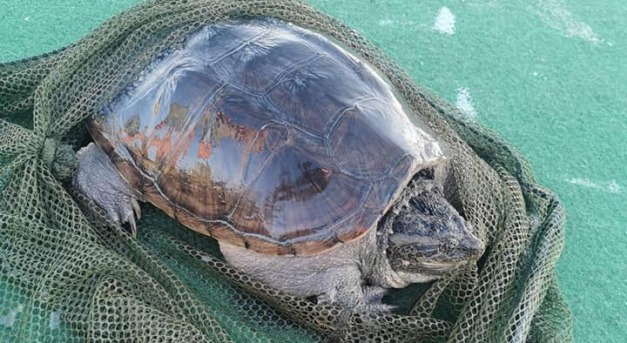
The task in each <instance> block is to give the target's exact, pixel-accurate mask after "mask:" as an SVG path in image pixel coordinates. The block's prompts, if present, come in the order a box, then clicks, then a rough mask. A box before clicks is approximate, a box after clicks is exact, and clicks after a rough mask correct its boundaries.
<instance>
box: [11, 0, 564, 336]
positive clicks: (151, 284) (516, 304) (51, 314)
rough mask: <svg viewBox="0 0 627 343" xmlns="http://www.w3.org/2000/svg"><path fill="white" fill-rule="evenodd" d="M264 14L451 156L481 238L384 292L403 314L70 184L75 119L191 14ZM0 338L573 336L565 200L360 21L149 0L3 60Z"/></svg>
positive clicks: (176, 38)
mask: <svg viewBox="0 0 627 343" xmlns="http://www.w3.org/2000/svg"><path fill="white" fill-rule="evenodd" d="M258 16H263V17H275V18H279V19H282V20H285V21H290V22H293V23H295V24H297V25H299V26H302V27H305V28H309V29H312V30H314V31H317V32H319V33H322V34H324V35H326V36H327V37H330V38H332V39H334V40H335V41H338V42H341V43H343V45H345V46H346V47H348V48H349V49H350V50H351V51H353V52H354V53H355V54H357V55H359V56H361V58H363V59H364V60H366V61H368V62H369V63H370V64H371V65H373V66H375V67H376V68H378V69H379V70H380V71H381V72H382V73H383V74H385V75H386V76H387V78H388V79H389V80H390V81H391V82H392V83H393V84H394V86H395V88H396V89H397V90H398V93H399V96H400V97H401V98H402V99H404V101H405V102H406V103H407V104H408V105H409V106H410V107H411V108H412V109H413V110H414V112H415V114H416V115H418V116H419V117H420V118H421V119H422V121H424V122H425V123H427V124H428V125H429V126H430V127H431V128H432V130H433V132H434V133H436V134H437V135H439V136H440V137H441V139H442V140H443V141H445V142H446V143H447V145H448V146H449V147H450V150H451V152H452V154H453V158H452V160H451V166H452V177H453V179H454V180H455V182H454V186H453V188H452V189H449V192H452V193H454V194H455V197H456V198H457V199H459V202H460V203H459V204H458V205H459V206H460V207H461V208H463V213H464V215H465V217H466V218H467V219H468V220H469V221H470V222H471V223H472V224H473V225H474V227H475V228H476V230H477V235H478V236H479V237H481V238H482V239H483V240H484V241H485V242H486V245H487V250H486V254H485V256H484V257H483V258H482V259H481V260H480V261H479V263H478V267H473V268H470V267H469V268H468V269H465V270H461V271H459V272H458V273H456V274H454V275H451V276H450V277H448V278H445V279H442V280H438V281H435V282H432V283H429V284H424V285H414V286H411V287H408V288H406V289H403V290H398V291H394V292H392V294H391V295H390V296H389V298H390V299H387V301H388V302H390V303H396V304H397V305H398V306H399V308H400V309H402V311H401V312H403V313H402V314H396V313H395V314H386V313H364V312H358V311H351V310H347V309H343V308H339V307H335V306H332V305H316V304H314V303H313V302H311V301H308V300H306V299H300V298H296V297H292V296H289V295H284V294H282V293H280V292H277V291H275V290H273V289H270V288H268V287H266V286H264V285H263V284H261V283H259V282H257V281H255V280H253V279H251V278H250V277H248V276H246V275H243V274H241V273H240V272H238V271H237V270H234V269H233V268H231V267H229V266H228V265H227V264H226V263H225V262H224V261H223V260H222V259H221V257H220V254H219V252H218V250H217V245H216V243H215V242H214V241H213V240H212V239H211V238H209V237H205V236H202V235H199V234H196V233H194V232H192V231H191V230H188V229H185V228H183V227H182V226H180V225H179V224H177V223H176V222H175V221H174V220H172V219H170V218H168V217H167V216H165V215H164V214H162V213H161V212H160V211H158V210H156V209H154V208H153V207H152V206H150V205H144V216H143V217H142V219H141V220H140V221H139V224H140V225H139V228H138V230H139V235H138V237H130V236H129V235H128V234H127V233H126V232H124V231H123V230H119V229H116V228H115V227H113V226H112V225H109V224H108V223H107V221H106V220H105V219H103V218H104V217H103V214H102V213H101V212H100V211H99V210H98V209H97V208H94V207H93V206H91V205H90V204H89V202H87V201H85V199H83V198H82V197H81V195H80V194H78V193H76V192H75V191H74V190H73V189H72V187H71V186H70V182H68V181H69V179H70V178H71V175H72V172H73V170H74V168H75V164H76V160H75V154H74V152H75V151H76V150H77V149H79V148H80V147H81V146H83V145H85V144H87V143H88V142H89V137H88V136H87V135H86V133H85V130H84V128H83V126H82V123H81V122H82V121H83V120H84V119H85V118H87V117H89V116H91V115H93V114H94V113H97V112H98V111H99V110H100V109H101V108H102V106H103V105H104V104H106V103H107V102H109V101H111V99H112V98H113V97H114V96H115V95H116V94H118V93H119V92H120V91H121V90H122V89H123V88H124V87H125V86H126V85H128V84H130V83H132V82H133V80H134V79H135V78H136V77H137V76H138V75H139V73H140V72H141V71H142V70H143V69H144V68H145V67H146V66H148V65H149V64H150V62H151V61H154V60H155V59H156V58H157V57H158V56H159V54H161V53H162V52H163V51H164V50H165V49H167V48H170V47H175V46H177V44H181V43H182V42H183V41H184V40H185V37H187V36H188V35H189V34H190V33H191V32H193V31H195V30H197V29H198V28H200V27H201V26H203V25H207V24H210V23H214V22H217V21H222V20H226V19H234V18H242V17H258ZM0 116H1V118H2V119H0V166H1V169H0V342H84V341H86V342H319V341H328V342H506V341H507V342H570V341H572V328H571V325H572V323H571V322H572V318H571V314H570V310H569V308H568V306H567V305H566V304H565V303H564V301H563V299H562V296H561V294H560V291H559V288H558V286H557V282H556V275H555V263H556V261H557V259H558V257H559V255H560V252H561V250H562V246H563V243H564V230H565V225H564V210H563V207H562V205H561V203H560V201H559V200H558V199H557V197H556V196H555V195H554V194H553V193H551V191H549V190H547V189H546V188H543V187H542V186H540V185H538V184H537V183H536V181H535V180H534V177H533V175H532V173H531V171H530V169H529V167H528V165H527V164H526V162H525V160H524V159H523V158H522V157H521V156H520V155H519V154H518V153H517V152H516V150H514V149H513V148H512V147H511V146H510V145H509V144H507V143H506V142H504V141H502V140H501V139H500V138H498V136H497V135H495V134H494V133H492V132H490V131H489V130H487V129H485V128H482V127H481V126H479V125H477V124H475V123H473V122H469V121H466V120H464V119H463V117H461V116H460V115H459V114H458V112H457V110H455V109H454V108H452V107H451V106H449V105H447V104H446V103H443V102H441V101H439V100H438V99H437V98H436V97H434V96H431V95H430V94H429V93H428V92H426V91H425V90H423V89H422V88H420V87H419V86H417V85H416V83H415V82H414V81H413V80H412V79H411V78H410V77H409V76H408V75H407V74H406V73H405V72H403V71H402V70H401V69H399V68H398V67H397V66H396V65H395V64H394V62H393V61H391V60H390V59H389V58H388V57H386V56H385V54H383V53H382V52H381V51H379V50H378V49H377V48H376V47H374V46H373V45H372V44H370V43H369V42H367V41H366V40H365V39H364V38H363V37H362V36H360V34H359V33H357V32H355V31H354V30H351V29H350V28H349V27H347V26H345V25H343V24H342V23H340V22H338V21H337V20H335V19H333V18H330V17H328V16H327V15H325V14H323V13H320V12H319V11H317V10H314V9H312V8H311V7H309V6H308V5H306V4H304V3H301V2H298V1H295V0H284V1H278V0H244V1H235V0H215V1H212V0H187V1H185V0H178V1H174V0H173V1H148V2H146V3H143V4H142V5H140V6H138V7H136V8H133V9H131V10H129V11H126V12H124V13H122V14H120V15H118V16H117V17H115V18H113V19H111V20H109V21H108V22H106V23H104V24H103V25H102V26H101V27H99V28H98V29H96V30H95V31H93V32H92V33H91V34H89V35H88V36H87V37H85V38H84V39H82V40H80V41H79V42H77V43H75V44H73V45H71V46H68V47H66V48H65V49H62V50H59V51H55V52H52V53H50V54H47V55H44V56H39V57H36V58H32V59H28V60H22V61H17V62H12V63H7V64H0Z"/></svg>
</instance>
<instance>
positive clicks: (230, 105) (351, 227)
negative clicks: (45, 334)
mask: <svg viewBox="0 0 627 343" xmlns="http://www.w3.org/2000/svg"><path fill="white" fill-rule="evenodd" d="M89 130H90V133H91V134H92V136H93V137H94V140H95V141H96V143H97V144H98V145H99V146H100V147H101V148H103V150H104V151H105V152H106V153H107V154H108V155H109V156H110V157H111V159H112V161H113V162H114V164H115V166H116V168H117V169H118V171H119V172H120V174H121V175H122V176H123V177H124V178H125V180H126V181H127V182H128V183H129V184H130V185H131V186H132V187H133V188H135V189H136V190H137V191H138V192H139V193H141V194H142V196H143V198H144V200H147V201H149V202H151V203H152V204H154V205H155V206H156V207H158V208H160V209H161V210H163V211H165V212H166V213H167V214H168V215H170V216H172V217H174V218H176V219H177V220H178V221H180V222H181V223H182V224H183V225H185V226H187V227H189V228H191V229H193V230H195V231H198V232H200V233H203V234H208V235H210V236H212V237H214V238H216V239H217V240H219V241H220V242H221V243H227V244H233V245H237V246H243V247H246V248H249V249H252V250H255V251H257V252H260V253H264V254H277V255H286V254H294V255H313V254H317V253H321V252H324V251H326V250H328V249H331V248H333V247H334V246H337V245H338V244H340V243H346V242H350V241H352V240H355V239H357V238H359V237H361V236H363V235H364V234H365V233H366V232H367V231H368V230H370V229H371V228H373V227H375V226H376V223H377V221H378V220H379V219H380V218H381V216H382V215H383V214H384V212H385V211H386V210H387V209H388V208H389V207H390V205H391V204H392V203H393V201H394V199H395V198H396V197H397V196H398V194H399V193H400V191H401V190H402V189H403V187H404V186H405V185H406V184H407V182H408V181H409V180H410V179H411V177H412V176H413V175H414V174H415V173H416V172H417V171H418V170H420V169H422V168H424V167H425V166H428V165H432V164H435V163H437V162H438V161H441V160H442V159H444V153H443V151H442V148H441V146H440V144H439V143H438V141H437V140H436V139H434V138H433V137H432V136H431V135H430V134H428V133H427V132H425V131H424V130H423V129H421V128H420V127H418V126H417V125H416V124H415V123H414V121H413V120H411V119H410V117H409V116H408V111H407V110H406V108H405V107H404V106H403V105H402V104H401V102H399V100H398V99H397V98H396V96H395V95H394V92H393V90H392V88H391V86H390V85H389V84H388V83H387V82H386V81H385V80H384V79H383V78H382V77H381V76H380V74H379V73H378V72H376V71H375V70H374V68H372V67H370V66H369V65H368V64H367V63H365V62H363V61H361V60H360V59H358V58H356V57H355V56H354V55H352V54H351V53H349V52H348V51H347V50H345V49H344V48H342V47H340V46H339V45H338V44H336V43H334V42H332V41H331V40H329V39H327V38H325V37H323V36H322V35H319V34H317V33H314V32H312V31H310V30H306V29H304V28H300V27H297V26H295V25H293V24H289V23H284V22H281V21H277V20H271V19H250V20H241V21H229V22H224V23H220V24H215V25H210V26H205V27H203V28H202V29H200V30H198V31H197V32H195V33H193V34H191V35H190V36H189V38H188V39H187V40H186V42H185V44H183V45H181V46H180V47H178V48H173V49H170V50H168V52H167V53H165V54H163V56H162V57H161V58H159V60H157V61H155V62H154V63H152V64H151V65H150V66H148V67H147V68H146V69H145V70H144V71H143V72H142V73H141V75H140V76H139V77H138V78H137V80H136V81H135V82H134V83H133V84H132V85H129V86H128V87H127V88H126V89H125V90H124V91H122V92H121V93H120V94H118V95H117V96H116V97H115V99H114V100H112V101H111V102H110V103H109V104H107V105H106V106H104V107H103V108H102V110H101V111H99V112H98V114H97V115H95V116H94V117H92V119H91V120H90V124H89Z"/></svg>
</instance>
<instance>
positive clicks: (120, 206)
mask: <svg viewBox="0 0 627 343" xmlns="http://www.w3.org/2000/svg"><path fill="white" fill-rule="evenodd" d="M77 155H78V170H77V171H76V174H75V175H74V179H73V181H72V183H73V186H74V187H75V188H76V189H77V190H78V191H80V192H81V193H83V194H84V195H85V196H86V197H87V198H89V199H91V200H92V201H93V202H94V203H95V204H96V205H97V206H98V207H100V208H101V209H102V210H104V211H105V213H106V215H107V216H108V218H109V219H110V220H111V221H112V222H113V223H114V224H116V225H119V226H122V225H123V224H125V223H128V224H129V227H130V231H131V234H132V235H133V236H135V235H136V233H137V227H136V224H135V215H136V216H137V219H139V218H140V217H141V209H140V207H139V203H138V202H137V192H135V191H134V190H133V189H132V188H131V187H130V186H129V185H128V184H127V183H126V181H124V179H122V177H121V176H120V174H119V173H118V171H117V170H116V169H115V166H114V165H113V163H112V162H111V159H110V158H109V156H107V154H105V152H104V151H102V150H101V149H100V148H99V147H98V146H97V145H96V144H94V143H90V144H89V145H87V146H86V147H84V148H82V149H80V150H79V151H78V154H77Z"/></svg>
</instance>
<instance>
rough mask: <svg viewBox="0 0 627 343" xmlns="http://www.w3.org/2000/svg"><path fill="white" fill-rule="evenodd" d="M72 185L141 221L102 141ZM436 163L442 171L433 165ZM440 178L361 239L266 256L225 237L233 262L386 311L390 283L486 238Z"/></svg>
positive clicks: (475, 249)
mask: <svg viewBox="0 0 627 343" xmlns="http://www.w3.org/2000/svg"><path fill="white" fill-rule="evenodd" d="M79 165H80V166H79V170H78V172H77V174H76V176H75V179H74V186H75V187H76V188H77V189H79V190H80V191H82V192H83V193H85V194H86V195H87V196H88V197H89V198H91V199H92V200H93V201H94V202H95V203H96V204H97V205H98V206H100V207H101V208H103V209H104V210H105V211H106V213H107V214H108V215H109V217H110V219H111V221H113V222H114V223H117V224H119V225H122V224H123V223H126V222H128V223H129V224H130V227H131V229H132V230H134V228H135V218H134V216H133V213H136V215H139V214H140V212H139V208H138V206H137V197H136V192H134V191H133V190H132V189H131V188H130V187H129V186H128V185H127V184H126V183H125V182H124V180H123V179H122V178H121V177H120V176H119V175H118V173H117V172H116V170H115V168H114V167H113V165H112V164H111V161H110V160H109V158H108V157H107V155H106V154H104V153H103V152H102V151H101V150H100V149H99V148H98V147H97V146H96V145H94V144H90V145H89V146H88V147H86V148H83V149H82V150H81V151H80V152H79ZM435 170H438V171H439V170H443V169H442V168H435ZM442 179H443V178H442V177H437V176H436V175H435V173H434V172H433V169H427V170H424V171H422V172H420V173H419V174H418V175H416V176H415V177H414V179H413V180H412V181H411V182H410V184H409V186H408V187H406V189H405V190H404V192H403V193H402V194H401V196H400V197H399V199H398V200H397V202H396V203H395V204H394V205H393V206H392V208H391V209H390V210H389V212H388V213H387V214H386V215H385V216H384V217H383V219H382V220H381V221H380V222H379V224H378V226H377V228H373V229H372V230H369V231H368V232H367V233H366V234H365V235H364V236H362V237H361V238H360V239H357V240H355V241H352V242H349V243H347V244H343V245H341V246H339V247H336V248H334V249H331V250H328V251H325V252H322V253H320V254H317V255H314V256H275V255H264V254H260V253H257V252H254V251H252V250H248V249H245V248H242V247H237V246H234V245H230V244H225V243H223V242H220V249H221V251H222V253H223V255H224V257H225V259H226V260H227V261H228V262H229V263H230V264H231V265H233V266H234V267H235V268H238V269H240V270H242V271H243V272H245V273H247V274H249V275H251V276H253V277H256V278H258V279H259V280H261V281H263V282H265V283H266V284H268V285H270V286H272V287H274V288H276V289H278V290H281V291H284V292H286V293H289V294H293V295H297V296H301V297H316V299H317V301H318V302H319V303H335V304H339V305H342V306H345V307H350V308H360V309H366V310H373V311H388V310H391V308H390V307H389V306H387V305H385V304H383V303H382V302H381V300H382V297H383V295H384V294H385V290H386V289H388V288H402V287H406V286H407V285H409V284H411V283H422V282H429V281H432V280H434V279H437V278H439V277H441V276H444V275H446V274H447V273H448V272H450V271H451V270H453V269H455V268H457V267H459V266H460V265H462V264H465V263H472V262H474V261H476V260H477V259H478V258H479V257H480V256H481V255H482V254H483V251H484V245H483V243H482V242H481V241H480V240H479V239H478V238H477V237H475V236H474V235H473V234H472V230H471V228H470V226H469V224H468V223H467V222H466V221H465V220H464V218H463V217H462V216H461V215H460V214H459V213H458V211H457V210H456V209H455V208H454V207H453V206H452V205H451V204H450V203H449V202H448V201H447V200H446V199H445V197H444V194H443V190H442V182H443V181H442Z"/></svg>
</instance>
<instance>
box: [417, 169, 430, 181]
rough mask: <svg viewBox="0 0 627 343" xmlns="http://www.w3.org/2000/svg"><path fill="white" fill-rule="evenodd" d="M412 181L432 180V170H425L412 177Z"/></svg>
mask: <svg viewBox="0 0 627 343" xmlns="http://www.w3.org/2000/svg"><path fill="white" fill-rule="evenodd" d="M414 180H433V168H425V169H422V170H421V171H419V172H418V173H416V175H414Z"/></svg>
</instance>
